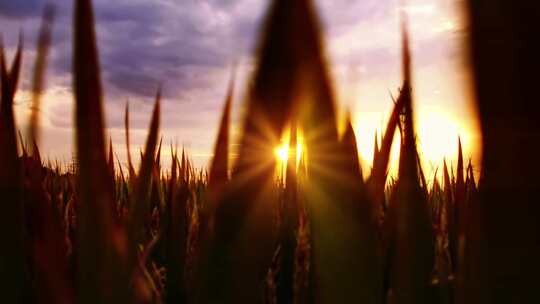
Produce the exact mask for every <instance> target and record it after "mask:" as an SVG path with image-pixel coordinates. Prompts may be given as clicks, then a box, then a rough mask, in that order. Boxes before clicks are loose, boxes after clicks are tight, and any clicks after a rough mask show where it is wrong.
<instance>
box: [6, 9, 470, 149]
mask: <svg viewBox="0 0 540 304" xmlns="http://www.w3.org/2000/svg"><path fill="white" fill-rule="evenodd" d="M452 1H455V0H436V1H433V0H410V1H408V3H409V6H408V14H410V15H411V16H414V18H410V19H411V20H410V28H411V34H412V35H411V36H412V40H413V41H412V45H413V55H414V58H413V59H414V60H413V61H414V64H415V74H416V73H419V78H420V77H423V76H422V71H423V69H424V70H425V69H426V68H429V67H432V66H434V65H438V64H439V63H440V62H442V61H444V62H448V58H447V57H454V55H453V53H451V51H452V50H453V49H455V48H456V47H455V41H452V40H451V38H450V37H452V36H451V33H450V32H449V31H448V29H449V26H448V24H451V23H452V22H454V20H453V19H452V16H451V14H448V13H445V12H447V11H449V10H448V7H450V6H451V4H449V3H451V2H452ZM43 2H44V1H43V0H24V1H23V0H0V28H2V29H3V31H4V34H5V36H4V40H5V44H6V47H7V49H8V53H10V52H11V53H13V50H14V48H15V47H16V41H17V39H16V38H17V32H18V31H17V29H18V28H20V27H23V28H24V32H25V46H26V48H25V50H26V53H25V58H24V73H23V79H22V86H21V88H22V89H23V90H28V88H29V85H30V80H31V69H32V65H33V58H34V57H33V52H34V46H35V38H36V34H37V32H38V28H39V23H40V20H39V19H40V15H41V7H42V6H43ZM73 2H74V1H73V0H57V1H55V3H56V5H57V8H58V14H57V20H56V24H55V27H54V33H53V38H54V39H53V45H52V49H51V53H50V60H49V64H50V65H49V69H48V75H49V77H48V78H47V83H48V86H49V88H50V91H51V92H52V93H51V94H55V93H54V92H63V93H62V95H61V98H60V99H61V102H60V101H59V102H54V100H55V99H54V96H52V97H51V98H50V100H51V102H54V103H53V104H52V105H51V106H50V108H49V111H47V112H46V113H45V115H47V117H46V119H44V121H47V122H48V123H49V127H50V128H52V129H54V130H56V131H55V132H59V131H58V130H65V131H66V132H67V130H69V129H71V128H72V125H73V124H72V112H73V111H72V96H71V65H72V54H71V50H72V30H71V23H72V10H73V7H72V6H73ZM315 2H316V6H317V8H318V11H319V13H320V18H321V21H322V23H323V25H324V34H325V35H324V36H325V41H326V42H327V57H328V58H329V63H331V64H332V65H333V67H334V69H333V70H332V73H333V75H334V76H335V77H336V91H337V95H338V97H348V96H349V95H350V94H348V93H347V91H350V90H351V88H354V87H355V86H356V84H355V83H354V81H352V80H351V79H347V77H348V76H347V73H352V72H350V71H351V70H354V71H356V72H355V73H358V74H359V79H360V83H361V85H360V87H361V90H360V95H361V96H363V97H364V98H365V100H367V102H369V104H368V105H366V106H364V105H363V108H372V109H374V110H377V111H379V110H380V109H381V108H383V107H388V105H391V102H390V101H389V100H388V92H387V88H395V87H397V85H399V77H400V59H399V52H400V46H399V22H398V21H399V19H398V17H399V16H398V14H397V12H398V7H397V3H398V2H399V1H395V0H334V1H327V0H317V1H315ZM93 3H94V11H95V16H96V24H97V29H96V32H97V37H98V45H99V51H100V64H101V72H102V75H101V76H102V77H101V79H102V82H103V85H104V91H105V96H104V100H105V102H106V107H105V110H106V114H107V125H108V126H109V127H110V128H112V129H114V130H116V131H119V130H121V129H122V128H123V114H124V106H125V102H126V99H128V98H129V99H130V101H131V110H132V111H131V120H132V127H133V129H134V131H135V132H141V134H140V135H139V136H138V137H137V139H140V140H141V141H143V140H144V130H145V129H146V128H147V125H148V120H149V113H150V112H151V108H152V105H153V100H154V95H155V92H156V89H157V87H158V86H159V85H160V84H161V85H162V86H163V104H162V106H163V120H162V127H163V130H165V132H167V133H166V136H170V138H178V140H179V142H185V141H186V140H189V141H190V142H191V143H192V145H193V149H194V150H198V151H206V152H208V149H210V147H211V146H212V145H213V139H214V135H215V134H214V133H215V129H216V127H217V121H218V120H219V116H220V111H221V109H222V104H223V97H224V95H225V91H226V86H227V81H228V78H229V74H230V73H229V70H230V66H231V63H232V62H235V61H236V62H239V63H240V64H241V65H245V66H249V65H251V64H252V63H253V51H254V49H255V47H256V45H257V37H258V33H259V31H260V26H261V24H262V22H263V18H264V15H265V12H266V10H267V7H268V3H270V1H266V0H180V1H178V0H152V1H148V0H114V1H111V0H94V1H93ZM23 17H24V18H23ZM21 20H23V21H21ZM458 23H459V22H458ZM246 70H248V69H246ZM244 72H245V71H244ZM247 75H249V73H248V72H245V73H243V74H242V76H241V77H239V78H242V79H239V81H237V84H238V87H237V94H236V95H238V96H237V97H241V95H242V93H243V92H244V91H245V88H244V87H243V85H245V83H246V79H245V78H247ZM441 79H442V78H441ZM441 79H439V80H438V83H443V82H444V81H443V80H441ZM426 87H427V86H426ZM429 88H430V89H431V86H429ZM420 89H421V88H420ZM426 91H427V89H426ZM421 97H424V96H421ZM237 99H238V100H240V101H241V99H240V98H237ZM381 99H382V100H384V101H380V100H381ZM237 103H238V102H236V103H235V105H237ZM236 108H237V109H238V107H236ZM235 117H238V115H237V114H235ZM20 121H23V120H20ZM189 137H192V138H189ZM45 138H47V137H45ZM118 138H119V137H118ZM69 152H70V151H66V154H68V153H69Z"/></svg>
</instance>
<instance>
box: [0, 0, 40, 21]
mask: <svg viewBox="0 0 540 304" xmlns="http://www.w3.org/2000/svg"><path fill="white" fill-rule="evenodd" d="M42 4H43V1H42V0H15V1H13V0H1V1H0V17H1V16H4V17H9V18H22V17H29V16H35V15H39V13H40V8H41V6H42Z"/></svg>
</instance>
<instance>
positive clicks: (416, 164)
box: [0, 0, 539, 304]
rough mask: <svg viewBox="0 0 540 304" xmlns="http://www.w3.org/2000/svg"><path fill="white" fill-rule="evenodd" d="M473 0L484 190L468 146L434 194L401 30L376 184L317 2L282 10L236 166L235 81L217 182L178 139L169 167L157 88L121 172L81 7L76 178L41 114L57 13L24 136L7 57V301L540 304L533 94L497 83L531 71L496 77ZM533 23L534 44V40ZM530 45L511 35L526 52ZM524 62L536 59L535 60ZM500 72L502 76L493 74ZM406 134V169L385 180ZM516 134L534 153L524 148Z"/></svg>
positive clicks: (268, 24)
mask: <svg viewBox="0 0 540 304" xmlns="http://www.w3.org/2000/svg"><path fill="white" fill-rule="evenodd" d="M470 3H471V4H470V8H471V10H470V11H471V16H472V17H471V20H472V22H471V24H472V34H471V36H472V38H473V39H472V40H471V41H472V43H471V45H472V54H473V59H474V64H473V68H474V69H475V71H476V78H477V79H476V81H477V84H478V86H477V94H478V99H479V105H480V114H481V115H480V116H481V122H482V127H483V131H484V150H485V153H484V155H485V161H484V166H483V167H482V170H483V171H482V176H481V177H480V179H479V181H478V180H477V177H475V176H474V170H473V167H472V165H471V162H470V161H469V164H468V166H465V161H464V157H465V156H464V155H463V151H462V146H461V140H460V139H456V140H457V141H458V142H459V144H458V151H454V152H455V153H456V154H457V159H458V162H457V166H456V170H453V169H449V166H448V165H447V163H446V161H444V162H443V164H442V169H441V170H440V171H441V172H442V182H439V179H438V175H437V172H436V173H435V175H434V177H433V182H432V184H431V186H430V185H429V184H428V182H427V181H426V176H425V174H424V171H423V169H422V166H421V162H420V156H419V155H420V152H419V151H418V147H417V142H416V130H415V124H414V120H415V115H414V113H415V112H414V109H415V107H414V82H413V77H412V75H413V71H412V68H411V60H412V58H411V54H410V51H409V41H408V32H407V25H406V22H405V21H406V20H405V17H402V21H403V23H402V70H403V75H402V86H401V88H400V90H399V96H398V98H397V99H396V100H395V101H394V109H393V111H392V114H391V116H390V117H389V120H388V122H387V127H386V130H384V132H383V135H382V138H381V143H380V146H379V142H378V139H377V136H376V139H375V141H376V143H375V151H374V158H373V164H372V169H371V172H370V174H369V176H363V174H362V172H363V171H362V168H361V164H360V161H359V155H358V147H357V140H356V134H355V131H354V129H353V127H352V123H351V121H350V117H349V118H348V119H347V122H346V127H345V131H344V132H343V134H340V132H338V118H337V106H336V104H337V103H336V98H335V95H334V92H333V85H332V84H333V83H332V80H331V78H330V76H329V73H328V66H327V64H326V61H325V53H324V45H323V42H322V38H321V30H320V25H319V22H318V17H317V14H316V10H315V7H314V5H313V4H312V1H310V0H274V1H272V3H271V5H270V8H269V12H268V14H267V15H266V18H265V21H264V24H263V27H262V30H261V32H260V37H259V48H258V52H257V54H256V55H257V56H256V57H257V61H256V68H255V71H254V72H253V75H252V81H251V86H250V88H249V90H248V93H247V95H246V98H245V105H246V109H247V110H246V112H245V114H244V117H243V118H242V122H243V128H242V131H241V136H240V139H239V155H238V159H237V160H236V162H235V163H234V164H231V163H230V161H229V153H230V152H229V145H230V142H231V141H230V137H229V132H230V128H231V127H230V120H231V107H232V95H233V91H234V89H235V82H234V77H235V76H234V72H233V73H232V75H231V80H230V85H229V89H228V92H226V94H225V102H224V108H223V114H222V117H221V122H220V124H219V130H217V136H216V141H215V149H214V157H213V159H212V161H211V163H210V168H209V170H208V171H206V170H204V169H197V168H195V167H194V166H193V164H192V162H191V161H190V158H189V155H188V153H186V152H185V151H184V149H182V150H181V151H180V150H179V149H178V147H175V146H173V145H171V146H170V150H171V165H170V167H169V168H162V165H161V151H162V139H161V136H160V109H161V102H160V100H161V89H160V88H156V90H157V93H156V97H155V105H154V109H153V112H152V114H151V120H150V125H149V128H148V130H149V132H148V135H147V139H146V144H145V147H144V151H141V155H140V165H139V168H138V170H137V169H136V168H135V167H134V165H133V164H134V163H135V162H134V161H133V159H132V155H131V147H130V135H129V134H130V124H129V122H130V119H129V104H127V105H126V109H125V141H126V150H127V160H128V166H127V170H126V172H124V169H123V167H122V166H121V164H120V162H119V160H118V157H117V156H116V154H115V151H114V150H113V146H112V140H109V144H108V147H106V146H107V144H106V141H107V140H106V137H105V133H104V132H105V126H104V109H103V89H102V82H101V81H102V80H101V72H100V63H99V56H98V45H97V43H96V34H95V23H94V14H93V9H92V3H91V1H90V0H75V1H74V4H75V5H74V11H73V54H74V56H73V70H72V77H73V95H74V104H75V113H74V123H75V124H74V125H75V139H76V158H75V160H74V163H73V164H72V166H70V167H69V168H68V169H66V166H65V165H67V164H59V163H55V164H52V163H50V162H49V163H46V162H44V160H43V159H42V155H41V154H40V150H39V142H40V136H39V107H40V103H41V99H40V96H41V93H42V91H43V88H44V70H45V69H46V66H47V64H46V63H47V54H48V48H49V45H50V41H51V28H52V26H53V22H54V7H52V6H48V7H47V8H46V10H45V12H44V14H43V22H42V27H41V31H40V34H39V38H38V48H37V49H38V53H37V57H36V63H35V69H34V76H33V86H32V88H33V98H32V100H33V106H32V113H31V120H30V121H31V123H30V128H29V130H28V132H27V133H28V136H27V137H24V136H22V135H21V133H19V139H18V138H17V133H18V129H17V123H16V119H15V115H14V111H13V103H14V98H15V95H16V92H17V88H18V82H19V78H20V70H21V64H22V60H23V54H24V46H23V45H22V38H21V39H20V42H19V46H18V48H17V52H16V54H15V58H14V60H13V63H12V64H9V63H8V62H7V60H6V59H5V57H4V55H3V47H0V70H1V71H0V72H1V79H0V80H1V98H2V99H1V107H0V197H1V200H2V206H3V207H2V208H3V209H2V212H0V231H1V239H2V244H3V245H2V250H1V252H2V255H1V259H0V286H2V293H1V297H2V300H3V302H4V303H278V304H281V303H298V304H308V303H397V304H400V303H509V302H512V301H513V302H519V303H535V302H534V300H535V299H537V298H538V295H537V294H536V293H535V292H534V291H533V290H534V288H533V285H534V282H535V277H536V276H537V274H538V252H539V251H538V248H539V246H538V224H537V221H535V219H536V217H537V214H538V213H537V212H535V211H536V210H537V205H538V204H536V203H535V201H534V198H533V197H534V196H533V195H535V194H536V190H537V189H538V187H537V186H538V182H537V181H538V180H537V179H536V177H535V176H534V174H536V170H535V169H536V167H537V166H536V164H537V163H538V161H537V160H536V157H537V155H538V153H535V152H536V150H537V149H538V146H539V144H538V142H539V141H538V132H537V129H538V128H537V127H536V126H533V125H532V122H531V121H532V120H533V119H534V118H536V115H537V114H538V111H534V110H537V108H534V109H529V105H528V104H525V103H523V102H522V101H519V102H522V103H520V104H519V106H517V107H515V108H506V106H507V104H506V103H507V101H508V100H510V99H511V98H517V97H523V98H525V97H531V100H533V99H534V96H533V95H532V94H533V93H532V92H531V90H530V87H526V86H525V84H521V83H518V81H514V80H512V81H511V83H510V84H509V86H508V87H507V90H506V91H505V94H506V95H504V96H499V95H497V94H498V92H497V89H496V88H493V87H491V84H494V83H495V84H501V81H502V79H507V78H509V77H510V76H514V77H518V76H519V77H522V75H518V72H519V71H531V70H530V68H529V67H527V66H525V65H524V64H523V63H521V62H519V63H516V71H513V70H512V71H511V68H510V67H509V66H506V65H503V64H501V65H497V64H491V65H489V64H488V63H493V61H496V60H498V58H499V57H497V56H499V55H501V56H502V55H506V54H507V53H508V52H510V51H511V50H510V49H509V48H508V47H506V48H503V49H502V50H498V51H496V52H495V54H496V55H493V54H491V55H488V54H486V53H489V52H492V51H493V48H492V46H493V45H492V43H493V41H491V40H489V39H486V38H485V37H484V32H482V31H481V29H482V28H483V26H486V25H485V24H484V22H487V21H486V19H484V18H483V17H485V16H484V15H482V12H481V7H478V6H477V5H478V4H477V1H471V2H470ZM496 11H497V13H498V14H499V15H495V17H494V16H489V17H490V18H494V19H496V18H498V17H501V16H505V15H506V13H505V12H503V11H502V10H496ZM514 13H515V11H513V10H510V11H509V13H508V14H509V15H513V14H514ZM501 18H502V17H501ZM489 20H490V21H491V19H489ZM492 22H494V23H496V22H497V21H496V20H495V21H492ZM519 28H520V29H521V27H519ZM531 28H532V27H531ZM531 28H527V29H523V31H524V32H527V33H532V32H534V30H532V29H531ZM536 32H537V30H536ZM518 34H519V35H525V34H523V33H522V32H520V31H518ZM505 35H506V36H504V38H505V39H510V40H512V41H514V40H513V39H518V38H511V36H508V35H509V34H505ZM519 37H522V36H519ZM529 38H530V37H525V38H523V40H526V42H523V41H517V40H516V41H515V42H516V43H524V44H528V41H529V40H527V39H529ZM494 49H496V48H494ZM519 51H521V52H522V53H524V55H527V56H526V58H527V59H531V58H536V56H537V53H534V54H532V53H528V51H525V50H524V49H520V50H519ZM497 62H498V61H497ZM499 66H500V68H501V69H503V71H504V73H505V74H504V75H500V74H497V73H493V70H496V69H497V68H498V67H499ZM536 70H537V69H536ZM516 75H517V76H516ZM498 77H502V78H498ZM519 79H522V78H519ZM507 80H508V79H507ZM528 81H529V82H530V79H529V80H528ZM529 82H525V83H527V84H528V83H529ZM501 86H503V87H504V85H502V84H501ZM512 100H515V99H512ZM520 100H521V99H520ZM492 107H493V108H494V109H496V110H501V109H504V110H505V113H508V115H511V119H512V120H511V122H512V123H513V124H512V125H511V126H510V127H509V128H512V130H509V129H505V128H503V127H501V121H503V118H501V117H500V116H498V114H497V113H495V112H494V111H495V110H492ZM525 110H530V112H526V111H525ZM501 111H502V110H501ZM521 117H523V120H520V119H521ZM514 129H515V130H514ZM396 132H397V133H399V135H400V138H401V141H400V142H401V144H400V146H399V147H397V148H398V149H399V170H398V174H397V176H394V177H391V176H389V161H390V151H391V149H392V145H393V138H394V135H395V134H396ZM498 133H500V134H498ZM284 134H287V135H288V139H289V143H288V149H287V150H285V156H284V157H283V158H284V160H285V161H284V163H278V160H277V159H276V157H275V156H274V149H275V147H276V146H277V145H278V144H279V141H280V139H281V138H282V136H283V135H284ZM516 134H520V136H522V137H520V138H521V139H523V141H524V142H523V144H521V143H519V144H516V143H517V142H516V141H515V140H514V139H512V137H513V136H514V135H516ZM301 138H302V140H300V139H301ZM501 145H502V146H503V147H502V148H501V149H502V151H498V149H499V148H500V147H501ZM107 148H108V151H107ZM535 148H536V150H535ZM514 149H515V151H514ZM499 162H502V163H499ZM497 164H499V165H497ZM531 164H532V165H531ZM535 166H536V167H535ZM276 168H280V169H281V170H280V169H278V170H276ZM364 172H365V171H364ZM451 176H452V177H451ZM495 264H497V265H495Z"/></svg>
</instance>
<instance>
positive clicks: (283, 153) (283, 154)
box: [274, 145, 289, 162]
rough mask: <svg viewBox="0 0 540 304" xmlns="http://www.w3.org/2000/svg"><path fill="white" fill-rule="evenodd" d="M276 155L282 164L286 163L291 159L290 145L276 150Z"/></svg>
mask: <svg viewBox="0 0 540 304" xmlns="http://www.w3.org/2000/svg"><path fill="white" fill-rule="evenodd" d="M274 154H275V155H276V158H277V160H278V161H280V162H286V161H287V160H288V159H289V145H283V146H279V147H276V148H275V149H274Z"/></svg>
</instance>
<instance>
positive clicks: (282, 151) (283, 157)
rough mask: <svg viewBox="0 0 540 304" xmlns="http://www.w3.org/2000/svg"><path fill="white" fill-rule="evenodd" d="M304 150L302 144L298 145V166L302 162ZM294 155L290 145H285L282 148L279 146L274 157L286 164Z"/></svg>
mask: <svg viewBox="0 0 540 304" xmlns="http://www.w3.org/2000/svg"><path fill="white" fill-rule="evenodd" d="M302 150H303V147H302V144H301V143H298V144H297V145H296V163H297V164H298V162H299V161H300V157H301V156H302ZM292 153H294V151H291V149H289V145H288V144H283V145H281V146H277V147H276V148H275V149H274V155H275V157H276V159H277V161H278V162H279V163H281V164H286V163H287V160H289V158H290V157H291V154H292Z"/></svg>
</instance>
